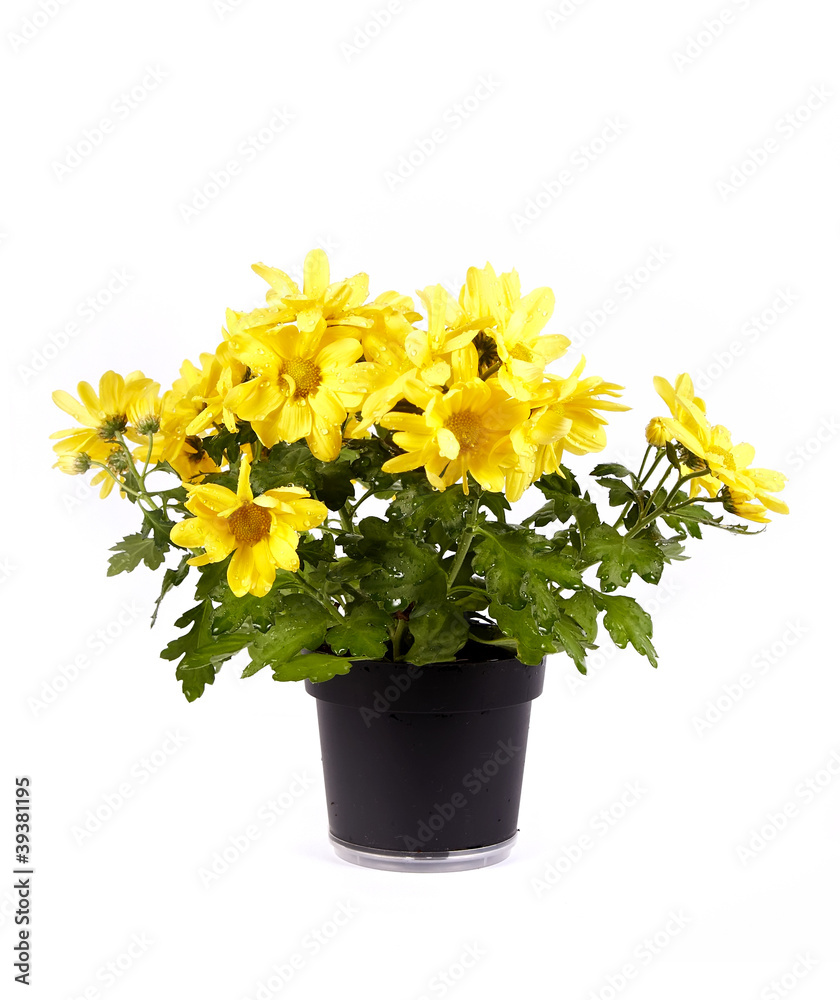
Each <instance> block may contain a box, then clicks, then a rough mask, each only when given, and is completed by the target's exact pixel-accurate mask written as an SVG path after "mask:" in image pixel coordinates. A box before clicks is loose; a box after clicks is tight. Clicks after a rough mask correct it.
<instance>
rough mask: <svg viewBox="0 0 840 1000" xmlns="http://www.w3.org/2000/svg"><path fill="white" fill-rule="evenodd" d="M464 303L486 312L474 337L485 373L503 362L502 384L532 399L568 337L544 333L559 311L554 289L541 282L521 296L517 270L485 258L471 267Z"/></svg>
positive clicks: (468, 309) (476, 311)
mask: <svg viewBox="0 0 840 1000" xmlns="http://www.w3.org/2000/svg"><path fill="white" fill-rule="evenodd" d="M461 306H462V308H463V309H464V312H465V313H467V314H468V315H469V316H473V317H476V318H478V317H485V318H487V320H486V322H487V325H486V326H484V327H483V328H482V333H479V334H478V335H477V336H476V337H475V339H474V341H473V347H474V349H475V350H476V351H477V353H478V364H479V370H480V371H481V372H482V374H484V373H485V371H487V370H491V371H492V370H494V369H495V368H496V367H497V366H498V372H499V375H498V378H499V381H500V382H501V384H502V387H503V388H504V389H506V390H507V392H508V393H510V395H511V396H514V397H515V398H517V399H525V400H527V399H529V398H530V396H531V394H532V392H533V390H534V388H535V387H537V386H538V385H539V383H540V382H541V381H542V378H543V374H544V372H545V367H546V365H547V364H549V363H550V362H551V361H555V360H556V359H557V358H559V357H562V355H563V354H565V352H566V349H567V348H568V346H569V343H570V341H569V339H568V337H564V336H562V335H560V334H551V335H546V334H542V330H543V327H545V325H546V323H547V322H548V320H549V319H550V318H551V314H552V312H553V311H554V293H553V292H552V291H551V289H550V288H536V289H534V291H532V292H530V293H529V294H528V295H526V296H525V297H524V298H523V297H522V293H521V289H520V285H519V275H518V274H517V273H516V271H509V272H508V273H506V274H502V275H499V276H497V275H496V272H495V271H494V270H493V268H492V267H491V266H490V264H486V265H485V266H484V268H483V269H482V270H479V269H478V268H476V267H471V268H470V269H469V271H467V283H466V285H465V286H464V288H463V289H462V291H461Z"/></svg>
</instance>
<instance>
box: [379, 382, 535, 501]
mask: <svg viewBox="0 0 840 1000" xmlns="http://www.w3.org/2000/svg"><path fill="white" fill-rule="evenodd" d="M406 398H407V399H408V400H409V401H410V402H411V403H413V404H414V405H415V406H418V407H422V408H423V413H402V412H399V411H394V412H391V413H387V414H386V415H385V416H384V417H383V418H382V420H381V425H382V426H383V427H385V428H387V429H389V430H395V431H397V433H396V434H395V435H394V443H395V444H396V445H397V447H399V448H402V449H403V450H404V451H405V454H404V455H397V456H396V457H395V458H391V459H389V460H388V461H387V462H386V463H385V464H384V465H383V467H382V468H383V469H384V471H385V472H395V473H397V472H408V471H409V470H411V469H419V468H421V467H425V470H426V475H427V477H428V479H429V482H430V483H431V484H432V485H433V486H434V487H435V489H438V490H444V489H446V487H447V486H452V485H453V483H457V482H459V481H460V482H462V483H463V489H464V493H469V483H468V478H467V477H468V474H469V475H472V477H473V478H474V479H475V480H476V481H477V482H478V483H479V484H480V485H481V487H482V488H483V489H486V490H491V491H493V492H494V493H501V492H502V491H503V490H504V488H505V472H506V470H507V469H508V468H510V467H512V466H513V465H515V464H516V461H517V455H516V452H515V451H514V449H513V444H512V442H511V439H510V432H511V430H512V429H513V428H514V427H516V426H517V425H518V424H521V423H522V422H523V421H524V420H525V419H526V418H527V416H528V407H527V405H526V404H525V403H521V402H519V401H518V400H515V399H511V398H510V397H509V396H508V395H507V393H506V392H505V391H504V389H502V388H501V386H500V385H499V384H498V383H490V382H483V381H482V380H481V379H473V380H471V381H469V382H465V383H458V384H456V385H455V386H453V387H452V388H451V389H450V390H449V391H448V392H447V393H443V392H440V391H438V390H435V389H430V388H428V387H427V386H425V385H423V383H421V382H419V381H413V382H411V383H409V385H408V386H407V388H406Z"/></svg>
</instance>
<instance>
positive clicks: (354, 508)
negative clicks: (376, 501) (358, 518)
mask: <svg viewBox="0 0 840 1000" xmlns="http://www.w3.org/2000/svg"><path fill="white" fill-rule="evenodd" d="M381 489H382V487H381V486H372V487H371V488H370V489H369V490H367V491H366V492H365V493H363V494H362V495H361V496H360V497H359V499H358V500H357V501H356V502H355V503H354V504H351V503H350V501H349V500H348V501H347V503H348V506H349V507H350V510H351V511H352V513H353V514H355V513H356V511H357V510H358V509H359V508H360V507H361V506H362V504H363V503H364V502H365V500H367V498H368V497H372V496H373V494H374V493H378V492H379V491H380V490H381Z"/></svg>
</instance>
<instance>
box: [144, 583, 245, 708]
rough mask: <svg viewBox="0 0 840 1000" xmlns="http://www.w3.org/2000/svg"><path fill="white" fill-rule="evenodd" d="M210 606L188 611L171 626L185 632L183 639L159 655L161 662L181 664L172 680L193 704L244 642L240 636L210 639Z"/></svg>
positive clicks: (176, 641)
mask: <svg viewBox="0 0 840 1000" xmlns="http://www.w3.org/2000/svg"><path fill="white" fill-rule="evenodd" d="M212 615H213V605H212V604H211V602H210V601H209V600H205V601H202V602H201V604H198V605H196V607H194V608H191V609H190V610H189V611H187V612H186V613H185V614H183V615H181V617H180V618H179V619H178V620H177V621H176V622H175V625H176V627H177V628H188V631H187V632H185V633H184V635H182V636H179V637H178V638H177V639H173V640H172V642H170V643H169V644H168V645H167V646H166V648H165V649H164V650H163V652H162V653H161V654H160V655H161V657H162V658H163V659H164V660H177V659H178V657H182V659H181V662H180V663H179V664H178V666H177V668H176V670H175V677H176V679H177V680H179V681H181V683H182V687H183V691H184V694H185V696H186V698H187V701H195V699H196V698H199V697H201V695H202V694H203V693H204V688H205V686H206V685H207V684H212V683H213V681H214V679H215V676H216V671H217V670H218V669H219V667H220V666H221V664H222V663H223V662H224V661H225V660H228V659H230V657H231V656H233V655H234V653H237V652H238V651H239V650H240V649H242V648H243V647H244V646H245V644H246V643H247V641H248V636H247V635H244V634H239V635H226V636H221V637H219V636H213V635H212V633H211V632H210V621H211V619H212Z"/></svg>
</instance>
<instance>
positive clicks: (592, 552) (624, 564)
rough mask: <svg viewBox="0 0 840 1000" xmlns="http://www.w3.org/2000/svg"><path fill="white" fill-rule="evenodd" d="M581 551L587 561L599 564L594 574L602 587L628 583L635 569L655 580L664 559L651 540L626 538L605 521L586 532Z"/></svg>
mask: <svg viewBox="0 0 840 1000" xmlns="http://www.w3.org/2000/svg"><path fill="white" fill-rule="evenodd" d="M583 554H584V559H585V561H586V562H587V564H589V565H593V564H595V563H599V564H600V565H599V566H598V570H597V574H598V579H599V580H600V581H601V586H602V588H603V589H604V590H605V591H611V590H615V589H616V588H617V587H625V586H627V584H628V583H629V582H630V578H631V576H632V575H633V574H634V573H636V574H638V575H639V576H640V577H641V578H642V579H643V580H645V581H646V582H647V583H658V582H659V578H660V577H661V576H662V568H663V566H664V563H665V560H664V558H663V555H662V552H661V551H660V550H659V548H658V546H657V545H656V544H655V543H654V542H652V541H650V540H648V539H645V538H628V537H627V536H626V535H622V534H621V533H620V532H619V531H617V530H616V529H615V528H613V527H610V525H607V524H599V525H598V526H597V527H594V528H592V530H591V531H589V532H588V534H587V535H586V540H585V546H584V553H583Z"/></svg>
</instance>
